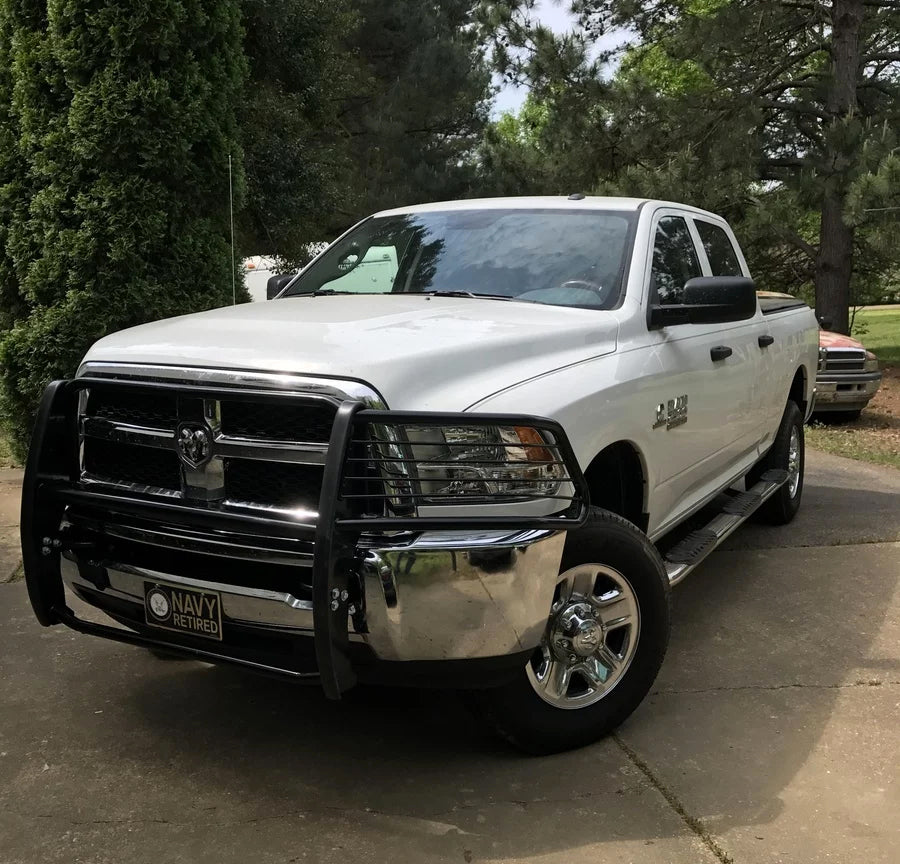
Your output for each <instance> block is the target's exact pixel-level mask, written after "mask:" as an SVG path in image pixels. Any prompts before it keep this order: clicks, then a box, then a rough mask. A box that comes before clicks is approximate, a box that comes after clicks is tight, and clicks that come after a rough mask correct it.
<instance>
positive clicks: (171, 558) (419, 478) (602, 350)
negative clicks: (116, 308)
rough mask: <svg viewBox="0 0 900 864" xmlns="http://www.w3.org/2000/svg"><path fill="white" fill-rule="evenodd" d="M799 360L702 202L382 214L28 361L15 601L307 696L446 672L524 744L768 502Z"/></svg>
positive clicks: (786, 445)
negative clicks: (54, 359) (40, 389)
mask: <svg viewBox="0 0 900 864" xmlns="http://www.w3.org/2000/svg"><path fill="white" fill-rule="evenodd" d="M373 250H374V251H373ZM372 261H385V262H387V265H386V266H383V267H382V266H379V267H374V266H373V265H372V264H371V262H372ZM357 267H365V268H366V274H364V278H360V277H359V275H358V274H356V273H355V272H354V271H355V270H356V268H357ZM817 359H818V328H817V325H816V321H815V318H814V316H813V314H812V312H811V311H810V310H809V309H808V308H807V307H806V306H805V305H804V304H802V303H800V302H797V301H793V300H791V299H789V298H787V299H785V298H782V299H781V300H780V302H778V303H775V304H772V303H768V304H763V305H762V306H761V305H760V303H759V301H758V300H757V296H756V293H755V289H754V285H753V282H752V281H751V280H750V278H749V273H748V270H747V265H746V262H745V261H744V257H743V255H742V254H741V251H740V248H739V246H738V244H737V242H736V241H735V238H734V236H733V234H732V232H731V230H730V229H729V227H728V225H727V224H726V223H725V221H723V220H722V219H721V218H720V217H718V216H715V215H714V214H712V213H707V212H704V211H701V210H697V209H694V208H692V207H688V206H684V205H680V204H673V203H669V202H665V201H648V200H636V199H624V198H623V199H616V198H585V197H584V196H581V195H573V196H571V197H569V198H564V197H563V198H511V199H498V200H483V201H456V202H450V203H444V204H430V205H425V206H417V207H409V208H404V209H400V210H393V211H390V212H385V213H380V214H378V215H376V216H373V217H371V218H369V219H366V220H365V221H363V222H361V223H360V224H359V225H357V226H356V227H355V228H353V229H351V230H350V231H349V232H347V233H346V234H345V235H344V236H342V237H340V238H339V239H338V240H337V241H336V242H334V243H333V244H332V245H331V246H330V247H328V248H327V249H326V250H325V251H324V252H323V253H321V254H320V255H319V256H318V257H317V258H316V260H315V261H313V263H312V264H310V265H309V266H308V267H306V268H305V269H304V271H303V272H302V273H301V274H300V275H299V276H298V277H296V278H295V279H294V280H293V282H291V283H290V284H289V285H287V287H286V288H284V290H283V291H282V292H281V294H280V295H279V297H278V298H277V299H275V300H273V301H271V302H267V303H257V304H252V305H251V304H248V305H243V306H238V307H234V308H224V309H217V310H213V311H210V312H204V313H201V314H197V315H189V316H186V317H182V318H176V319H172V320H167V321H160V322H157V323H153V324H147V325H144V326H141V327H136V328H134V329H131V330H126V331H124V332H121V333H114V334H112V335H110V336H107V337H106V338H104V339H102V340H101V341H100V342H98V343H97V344H96V345H95V346H94V347H93V348H92V349H91V350H90V352H89V353H88V355H87V357H86V358H85V360H84V362H83V364H82V365H81V367H80V369H79V370H78V373H77V375H76V377H75V378H73V379H72V380H69V381H59V382H55V383H54V384H51V385H50V387H49V388H48V389H47V392H46V394H45V396H44V399H43V402H42V404H41V407H40V410H39V415H38V420H37V424H36V427H35V433H34V438H33V441H32V448H31V453H30V456H29V460H28V466H27V472H26V483H25V489H24V496H23V512H22V542H23V549H24V558H25V571H26V578H27V583H28V589H29V593H30V598H31V602H32V605H33V607H34V610H35V613H36V615H37V618H38V619H39V621H40V622H41V623H42V624H44V625H53V624H59V623H63V624H66V625H68V626H70V627H73V628H75V629H77V630H81V631H83V632H86V633H92V634H95V635H98V636H103V637H106V638H110V639H117V640H119V641H122V642H126V643H132V644H136V645H142V646H145V647H148V648H150V649H151V650H153V651H154V652H157V653H164V654H169V655H173V654H174V655H179V656H184V657H193V658H195V659H200V660H207V661H214V662H216V661H218V662H232V663H236V664H241V665H243V666H245V667H251V668H255V669H258V670H261V671H265V672H270V673H277V674H281V675H284V676H288V677H290V678H293V679H296V680H301V681H307V680H308V681H313V682H317V683H319V684H320V686H321V687H322V688H323V689H324V691H325V693H326V694H327V695H328V696H329V697H331V698H337V697H339V696H340V694H341V693H342V692H344V691H346V690H347V689H348V688H350V687H352V686H353V685H354V684H355V683H356V682H357V681H368V682H388V683H397V684H407V685H417V686H445V687H455V688H459V689H461V690H464V691H466V693H467V696H468V698H469V700H470V701H471V703H472V704H473V706H474V707H475V709H476V710H477V711H478V712H479V713H480V715H481V716H483V717H484V718H486V719H487V720H488V721H489V722H490V723H491V724H492V725H493V726H494V727H495V728H496V729H497V730H498V731H499V732H500V733H501V734H503V735H504V736H505V737H506V738H508V739H509V740H510V741H512V742H513V743H515V744H517V745H518V746H520V747H522V748H524V749H526V750H529V751H533V752H551V751H556V750H561V749H566V748H570V747H575V746H580V745H583V744H585V743H587V742H590V741H593V740H595V739H597V738H598V737H599V736H602V735H603V734H605V733H607V732H609V731H610V730H611V729H613V728H614V727H615V726H616V725H617V724H618V723H620V722H621V721H622V720H623V719H624V718H625V717H627V716H628V715H629V713H630V712H631V711H633V710H634V708H635V707H636V706H637V705H638V704H639V703H640V701H641V699H642V698H643V697H644V695H645V694H646V693H647V690H648V688H649V687H650V686H651V684H652V682H653V680H654V677H655V676H656V674H657V671H658V670H659V667H660V664H661V663H662V660H663V656H664V654H665V650H666V644H667V641H668V635H669V590H670V587H671V586H672V585H674V584H675V583H677V582H678V581H679V580H680V579H682V578H683V577H684V576H685V575H686V574H687V573H688V572H689V571H690V570H691V569H692V568H693V567H695V566H696V565H697V564H698V563H699V562H700V561H701V560H702V559H703V558H704V557H705V556H706V555H708V554H709V552H710V551H712V550H713V549H714V548H715V547H716V546H717V545H718V544H719V543H720V542H721V541H722V540H723V539H724V538H725V537H726V536H727V535H728V534H730V533H731V532H732V531H733V530H734V529H735V528H737V527H738V526H739V525H740V524H741V522H743V521H744V520H745V519H747V518H748V517H749V516H750V515H751V514H753V513H754V512H758V513H759V514H761V515H763V516H764V517H765V518H767V519H769V520H770V521H773V522H779V523H784V522H787V521H789V520H790V519H791V518H793V516H794V514H795V513H796V511H797V508H798V507H799V504H800V496H801V492H802V489H803V452H804V451H803V423H804V419H805V418H806V417H808V416H809V414H810V413H811V411H812V409H813V401H814V383H815V376H816V364H817ZM84 604H89V605H90V606H92V607H95V609H99V610H102V611H103V612H104V613H106V615H107V616H108V618H109V623H98V620H97V615H96V612H88V611H87V610H85V606H84Z"/></svg>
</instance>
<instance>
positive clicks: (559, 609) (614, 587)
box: [526, 564, 641, 710]
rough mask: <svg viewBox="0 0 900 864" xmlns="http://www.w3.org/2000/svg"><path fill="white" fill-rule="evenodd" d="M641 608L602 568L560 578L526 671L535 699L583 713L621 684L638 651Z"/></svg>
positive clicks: (627, 587)
mask: <svg viewBox="0 0 900 864" xmlns="http://www.w3.org/2000/svg"><path fill="white" fill-rule="evenodd" d="M640 630H641V617H640V607H639V606H638V602H637V596H636V595H635V593H634V589H633V588H632V587H631V584H630V583H629V582H628V580H627V579H626V578H625V577H624V576H623V575H622V574H621V573H620V572H619V571H618V570H614V569H613V568H611V567H606V566H604V565H601V564H580V565H578V566H577V567H573V568H572V569H570V570H566V572H565V573H563V574H561V576H560V581H559V584H558V585H557V586H556V593H555V595H554V598H553V606H552V607H551V609H550V617H549V619H548V621H547V628H546V630H545V631H544V636H543V639H542V640H541V644H540V646H539V647H538V648H537V650H536V651H535V653H534V655H533V656H532V658H531V660H529V662H528V665H527V667H526V672H527V674H528V680H529V681H530V682H531V686H532V687H533V688H534V691H535V692H536V693H537V695H538V696H540V697H541V699H543V700H544V701H545V702H547V703H549V704H550V705H553V706H554V707H556V708H563V709H566V710H571V709H576V708H585V707H587V706H588V705H593V704H594V703H595V702H599V701H600V700H601V699H602V698H603V697H604V696H606V695H607V694H608V693H609V692H610V691H611V690H612V689H613V688H614V687H615V686H616V684H618V683H619V681H621V680H622V677H623V676H624V675H625V673H626V672H627V671H628V667H629V666H630V665H631V661H632V660H633V659H634V654H635V651H636V650H637V644H638V639H639V637H640Z"/></svg>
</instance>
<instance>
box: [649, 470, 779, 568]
mask: <svg viewBox="0 0 900 864" xmlns="http://www.w3.org/2000/svg"><path fill="white" fill-rule="evenodd" d="M787 479H788V472H787V471H782V470H779V469H775V468H773V469H771V470H769V471H766V473H765V474H763V475H762V477H761V478H760V480H759V482H758V483H757V484H756V485H755V486H753V487H752V488H750V489H748V490H747V491H746V492H743V493H741V494H740V495H736V496H734V497H733V498H732V499H731V500H730V501H729V502H728V503H727V504H726V505H725V506H724V507H723V508H722V511H721V512H720V513H719V514H718V515H716V516H715V517H714V518H713V519H712V520H711V521H710V522H709V523H708V524H707V525H705V526H704V527H703V528H700V529H698V530H697V531H693V532H692V533H690V534H688V536H687V537H685V538H684V540H682V541H681V542H680V543H678V544H677V545H675V546H673V547H672V548H671V549H670V550H669V551H668V552H667V553H666V557H665V565H666V572H667V573H668V575H669V584H670V585H677V584H678V583H679V582H680V581H681V580H682V579H684V577H685V576H687V575H688V574H689V573H690V572H691V571H692V570H693V569H694V568H695V567H696V566H697V565H698V564H700V562H701V561H703V560H704V559H705V558H706V556H707V555H709V553H710V552H712V551H713V550H714V549H716V548H717V547H718V546H719V544H720V543H722V541H723V540H725V538H726V537H728V536H730V535H731V534H732V533H733V532H734V531H735V530H736V529H737V528H739V527H740V526H741V525H743V524H744V522H746V521H747V519H749V518H750V516H752V515H753V513H755V512H756V511H757V510H758V509H759V508H760V507H761V506H762V505H763V504H765V503H766V501H768V500H769V498H771V497H772V496H773V495H774V494H775V493H776V492H777V491H778V490H779V489H780V488H781V487H782V486H784V484H785V483H787Z"/></svg>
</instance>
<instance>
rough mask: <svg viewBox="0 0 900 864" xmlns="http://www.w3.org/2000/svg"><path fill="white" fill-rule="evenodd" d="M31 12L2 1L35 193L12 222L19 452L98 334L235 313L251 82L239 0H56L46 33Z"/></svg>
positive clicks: (6, 403) (4, 353)
mask: <svg viewBox="0 0 900 864" xmlns="http://www.w3.org/2000/svg"><path fill="white" fill-rule="evenodd" d="M23 5H24V4H21V3H12V2H11V0H3V9H4V12H5V13H6V15H8V16H9V19H7V20H10V19H11V21H12V27H13V39H12V50H13V68H14V70H15V75H16V78H17V80H16V81H15V84H14V96H13V106H14V109H15V114H16V118H17V121H18V126H17V129H16V130H15V132H17V146H18V152H19V158H20V159H21V160H22V161H21V162H20V163H18V164H19V170H20V178H22V179H21V182H22V183H23V184H24V185H25V186H26V187H27V192H28V194H27V195H26V196H25V200H26V201H27V202H28V208H27V214H26V215H25V216H24V218H23V216H22V215H21V214H19V216H18V217H17V218H16V221H13V222H7V223H6V224H7V225H8V226H9V227H10V229H11V230H12V232H13V233H14V234H16V236H15V237H12V236H11V237H10V238H9V239H8V241H7V244H6V250H7V255H8V256H9V258H11V260H12V263H13V266H14V268H15V270H16V273H17V275H18V278H19V280H20V281H19V286H18V293H19V297H20V298H22V301H23V302H24V304H25V305H26V307H27V315H24V316H23V315H18V316H16V321H15V323H14V326H13V327H12V329H10V330H8V331H7V332H6V333H5V335H4V336H3V338H2V341H0V365H2V369H0V399H2V412H3V419H4V423H5V425H6V428H7V431H8V432H9V434H10V438H11V443H12V445H13V447H14V449H15V451H16V452H17V453H18V454H21V453H22V452H23V450H24V448H25V446H26V442H27V437H28V433H29V431H30V425H31V417H32V416H33V412H34V409H35V406H36V404H37V401H38V398H39V396H40V393H41V391H42V389H43V387H44V386H45V384H46V383H47V382H48V381H49V380H51V379H53V378H56V377H62V376H70V375H72V374H73V373H74V372H75V369H76V367H77V365H78V362H79V360H80V359H81V357H82V356H83V354H84V352H85V350H86V349H87V348H88V347H89V346H90V345H91V343H92V342H94V341H95V340H96V339H97V338H98V337H100V336H102V335H104V334H105V333H108V332H112V331H115V330H119V329H122V328H124V327H129V326H131V325H135V324H139V323H142V322H144V321H148V320H154V319H157V318H162V317H167V316H171V315H177V314H180V313H183V312H191V311H196V310H198V309H203V308H210V307H213V306H218V305H222V304H224V303H227V302H230V301H231V285H232V274H233V272H234V262H233V261H232V255H231V252H230V248H229V243H228V157H229V154H230V155H232V157H233V159H234V166H235V179H236V189H237V192H238V196H239V197H240V194H241V192H242V188H243V174H242V170H241V164H242V161H241V156H242V154H241V150H240V147H239V145H238V142H237V125H236V116H235V109H236V106H237V104H238V100H239V97H240V92H241V87H242V83H243V78H244V74H245V62H244V57H243V53H242V51H241V38H242V30H241V26H240V22H239V10H238V7H237V5H236V3H234V2H228V0H155V2H152V3H150V2H143V3H137V4H136V3H133V2H123V0H118V2H110V0H106V2H100V0H50V2H49V4H48V7H47V8H48V17H47V20H46V24H44V22H43V21H41V20H40V18H39V17H37V18H36V17H34V16H32V17H30V18H29V17H28V16H26V15H24V14H23V13H22V11H21V8H22V6H23ZM23 166H24V171H22V168H23ZM244 296H245V293H244V292H243V289H242V288H241V298H242V299H243V298H244Z"/></svg>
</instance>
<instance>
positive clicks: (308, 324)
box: [85, 294, 618, 411]
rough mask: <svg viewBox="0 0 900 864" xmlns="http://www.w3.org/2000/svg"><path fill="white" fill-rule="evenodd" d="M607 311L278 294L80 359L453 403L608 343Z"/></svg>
mask: <svg viewBox="0 0 900 864" xmlns="http://www.w3.org/2000/svg"><path fill="white" fill-rule="evenodd" d="M617 332H618V324H617V321H616V317H615V315H614V314H612V313H610V312H600V311H596V310H586V309H571V308H563V307H558V306H543V305H538V304H533V303H518V302H507V301H501V300H488V299H472V298H468V297H459V298H457V297H428V296H426V295H412V294H389V295H368V296H366V295H353V296H342V295H337V296H323V297H288V298H284V299H282V300H272V301H269V302H264V303H247V304H243V305H240V306H229V307H224V308H222V309H214V310H212V311H209V312H201V313H198V314H195V315H185V316H182V317H179V318H170V319H167V320H164V321H157V322H154V323H152V324H144V325H142V326H140V327H133V328H131V329H129V330H122V331H120V332H118V333H113V334H112V335H110V336H107V337H105V338H103V339H101V340H100V341H99V342H97V343H96V344H95V345H94V346H93V347H92V348H91V350H90V351H89V352H88V354H87V356H86V357H85V361H106V362H115V363H134V364H154V365H157V364H162V365H169V366H199V367H205V368H227V369H239V370H252V371H265V372H291V373H296V374H303V375H319V376H327V377H332V378H354V379H357V380H361V381H365V382H367V383H369V384H371V385H372V386H373V387H375V389H376V390H378V391H379V393H381V395H382V396H383V397H384V398H385V400H386V401H387V403H388V405H389V406H390V407H391V408H394V409H398V410H402V409H415V410H422V411H425V410H445V411H459V410H463V409H464V408H467V407H469V406H470V405H472V404H474V403H475V402H477V401H480V400H481V399H484V398H485V397H487V396H490V395H491V394H493V393H496V392H497V391H499V390H503V389H505V388H507V387H510V386H512V385H514V384H517V383H519V382H521V381H525V380H528V379H529V378H534V377H536V376H538V375H542V374H544V373H547V372H550V371H553V370H554V369H558V368H560V367H563V366H568V365H570V364H573V363H578V362H581V361H583V360H587V359H589V358H591V357H596V356H599V355H602V354H608V353H611V352H612V351H614V350H615V348H616V335H617Z"/></svg>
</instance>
